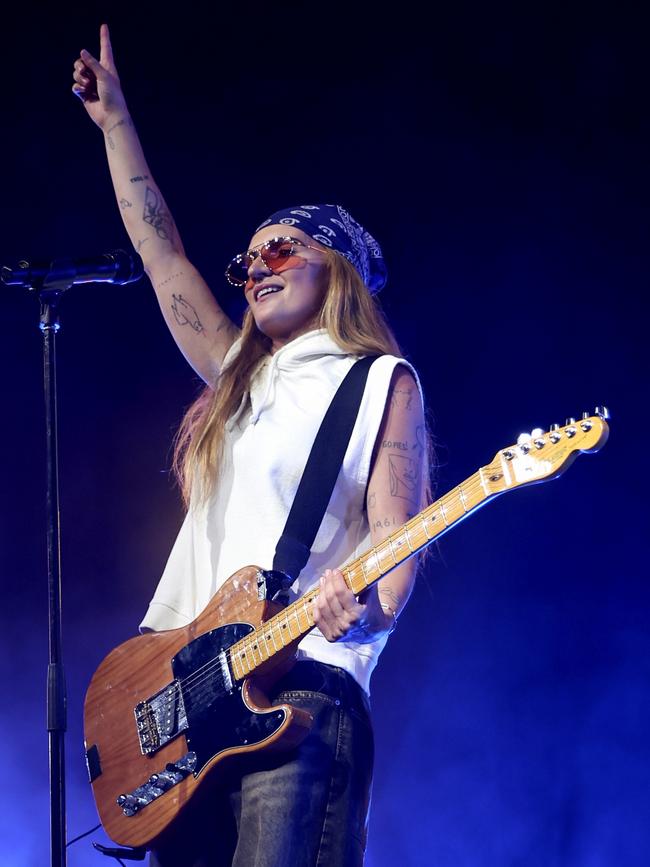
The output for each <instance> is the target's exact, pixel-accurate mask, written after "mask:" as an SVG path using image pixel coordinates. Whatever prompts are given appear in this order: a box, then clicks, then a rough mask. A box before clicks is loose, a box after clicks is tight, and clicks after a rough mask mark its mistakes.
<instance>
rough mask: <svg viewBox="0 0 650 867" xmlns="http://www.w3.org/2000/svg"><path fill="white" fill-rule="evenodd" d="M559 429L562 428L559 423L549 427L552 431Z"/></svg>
mask: <svg viewBox="0 0 650 867" xmlns="http://www.w3.org/2000/svg"><path fill="white" fill-rule="evenodd" d="M559 429H560V425H559V424H552V425H551V426H550V428H549V430H550V431H554V430H559Z"/></svg>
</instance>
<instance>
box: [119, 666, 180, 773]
mask: <svg viewBox="0 0 650 867" xmlns="http://www.w3.org/2000/svg"><path fill="white" fill-rule="evenodd" d="M133 713H134V716H135V724H136V727H137V730H138V739H139V741H140V751H141V752H142V755H143V756H150V755H153V753H155V752H156V751H157V750H159V749H160V748H161V747H164V746H165V744H166V743H169V741H171V740H173V739H174V738H175V737H176V736H177V735H179V734H180V733H181V732H183V731H185V730H186V729H187V727H188V724H187V714H186V712H185V702H184V701H183V693H182V692H181V687H180V683H179V682H178V680H174V681H172V682H171V683H169V684H167V686H165V687H164V688H163V689H161V690H160V692H157V693H156V694H155V695H153V696H151V698H148V699H145V700H144V701H141V702H139V703H138V704H137V705H136V706H135V708H134V709H133Z"/></svg>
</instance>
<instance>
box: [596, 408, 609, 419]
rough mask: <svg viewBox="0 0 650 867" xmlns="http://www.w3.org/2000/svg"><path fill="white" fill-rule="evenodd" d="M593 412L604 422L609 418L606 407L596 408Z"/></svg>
mask: <svg viewBox="0 0 650 867" xmlns="http://www.w3.org/2000/svg"><path fill="white" fill-rule="evenodd" d="M594 412H595V414H596V415H599V416H600V417H601V418H603V419H605V421H607V419H608V418H611V416H610V414H609V410H608V409H607V407H606V406H597V407H596V409H595V410H594Z"/></svg>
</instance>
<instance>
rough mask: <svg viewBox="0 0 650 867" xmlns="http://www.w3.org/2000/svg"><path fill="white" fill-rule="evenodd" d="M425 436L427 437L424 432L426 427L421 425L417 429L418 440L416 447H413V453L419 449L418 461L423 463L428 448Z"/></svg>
mask: <svg viewBox="0 0 650 867" xmlns="http://www.w3.org/2000/svg"><path fill="white" fill-rule="evenodd" d="M425 436H426V434H425V430H424V425H423V424H419V425H418V426H417V427H416V429H415V439H416V443H415V445H414V446H413V447H412V451H414V450H415V449H417V456H418V460H419V461H421V460H422V458H423V457H424V451H425V448H426V444H425Z"/></svg>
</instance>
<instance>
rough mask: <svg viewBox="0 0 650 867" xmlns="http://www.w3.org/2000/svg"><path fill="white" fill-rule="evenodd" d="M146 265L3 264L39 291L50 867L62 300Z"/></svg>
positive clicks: (20, 282) (60, 855)
mask: <svg viewBox="0 0 650 867" xmlns="http://www.w3.org/2000/svg"><path fill="white" fill-rule="evenodd" d="M142 274H143V267H142V262H141V261H140V260H137V261H136V262H134V261H133V260H132V258H131V257H130V256H129V254H128V253H125V252H124V251H123V250H115V251H113V252H111V253H105V254H102V256H101V257H94V258H88V259H77V260H74V259H62V260H58V261H55V262H52V263H49V264H35V263H30V262H28V261H24V260H23V261H21V262H19V263H18V267H17V268H11V267H8V266H3V267H2V268H1V269H0V281H1V282H2V283H4V284H5V285H8V286H22V287H23V288H25V289H28V290H29V291H32V292H37V293H38V297H39V300H40V320H39V327H40V330H41V332H42V334H43V383H44V395H45V443H46V464H47V466H46V470H47V489H46V522H47V585H48V647H49V661H48V667H47V731H48V739H49V769H50V853H51V862H50V863H51V865H52V867H66V821H65V754H64V738H65V732H66V728H67V697H66V684H65V673H64V669H63V653H62V642H61V523H60V511H59V455H58V440H57V402H56V335H57V333H58V331H59V329H60V327H61V323H60V321H59V311H58V306H59V302H60V300H61V296H62V295H63V293H64V292H67V290H68V289H70V287H71V286H73V285H75V284H76V283H118V284H120V285H124V284H126V283H133V282H136V281H137V280H139V279H140V277H141V276H142Z"/></svg>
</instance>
